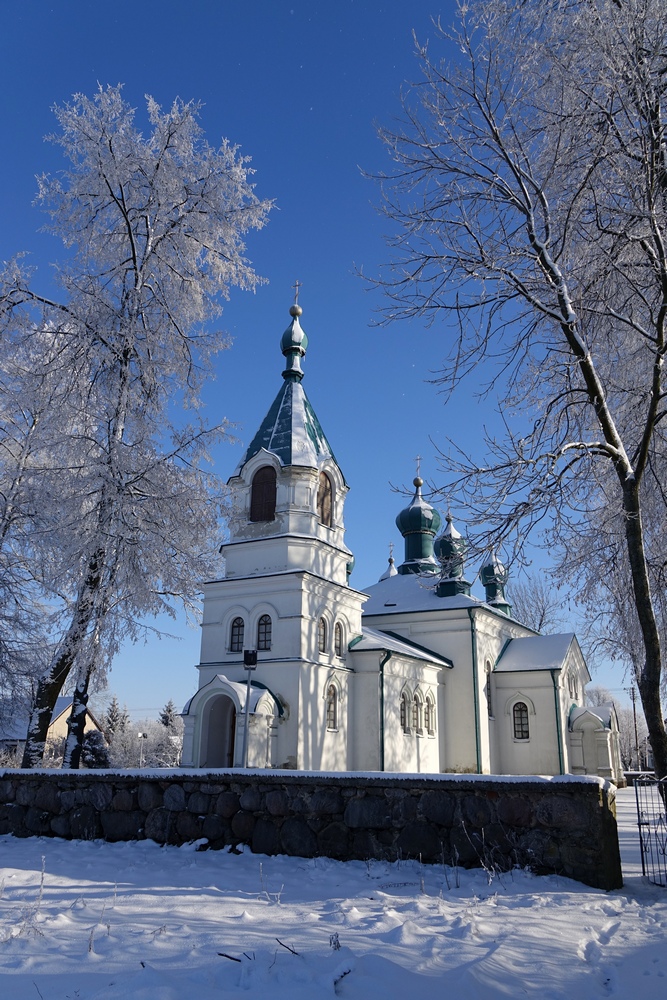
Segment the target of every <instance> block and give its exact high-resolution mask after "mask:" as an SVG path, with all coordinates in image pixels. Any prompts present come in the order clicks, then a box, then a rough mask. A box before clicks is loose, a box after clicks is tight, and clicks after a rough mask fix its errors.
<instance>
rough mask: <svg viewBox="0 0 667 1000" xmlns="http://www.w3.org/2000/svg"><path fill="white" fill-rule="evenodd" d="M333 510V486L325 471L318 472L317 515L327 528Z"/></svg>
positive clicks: (329, 525) (329, 524)
mask: <svg viewBox="0 0 667 1000" xmlns="http://www.w3.org/2000/svg"><path fill="white" fill-rule="evenodd" d="M332 510H333V486H332V485H331V480H330V479H329V477H328V476H327V474H326V472H320V481H319V486H318V488H317V516H318V517H319V519H320V521H321V523H322V524H324V525H326V527H327V528H330V527H331V521H332Z"/></svg>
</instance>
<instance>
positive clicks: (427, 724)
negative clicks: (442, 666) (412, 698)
mask: <svg viewBox="0 0 667 1000" xmlns="http://www.w3.org/2000/svg"><path fill="white" fill-rule="evenodd" d="M436 722H437V719H436V712H435V698H434V696H433V692H432V691H431V690H430V689H429V690H428V691H427V692H426V697H425V698H424V729H425V730H426V732H427V733H428V735H429V736H435V731H436Z"/></svg>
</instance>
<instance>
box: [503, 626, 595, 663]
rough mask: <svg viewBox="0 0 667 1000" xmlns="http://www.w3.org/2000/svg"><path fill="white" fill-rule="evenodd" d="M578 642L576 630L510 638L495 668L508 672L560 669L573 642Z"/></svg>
mask: <svg viewBox="0 0 667 1000" xmlns="http://www.w3.org/2000/svg"><path fill="white" fill-rule="evenodd" d="M576 642H577V640H576V637H575V634H574V632H562V633H559V634H557V635H530V636H524V637H522V638H520V639H510V641H509V642H508V643H507V645H506V646H505V648H504V650H503V651H502V653H501V654H500V657H499V659H498V662H497V663H496V665H495V667H494V670H495V671H496V672H508V673H509V672H511V671H514V670H558V669H559V668H560V667H562V666H563V663H564V661H565V658H566V657H567V654H568V653H569V651H570V647H571V646H572V643H576Z"/></svg>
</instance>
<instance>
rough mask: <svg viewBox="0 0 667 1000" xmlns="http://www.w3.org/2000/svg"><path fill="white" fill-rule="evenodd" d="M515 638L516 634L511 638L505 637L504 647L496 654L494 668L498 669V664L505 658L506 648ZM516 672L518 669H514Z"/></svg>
mask: <svg viewBox="0 0 667 1000" xmlns="http://www.w3.org/2000/svg"><path fill="white" fill-rule="evenodd" d="M514 638H515V636H513V635H511V636H510V637H509V639H505V641H504V643H503V648H502V649H501V650H500V652H499V653H498V655H497V656H496V662H495V663H494V664H493V669H494V670H495V669H496V667H497V666H498V664H499V663H500V661H501V660H502V658H503V654H504V652H505V650H506V649H507V647H508V646H509V644H510V643H511V641H512V639H514ZM528 638H530V637H528ZM514 673H516V671H514Z"/></svg>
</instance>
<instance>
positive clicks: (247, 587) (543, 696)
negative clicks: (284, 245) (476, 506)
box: [182, 304, 622, 781]
mask: <svg viewBox="0 0 667 1000" xmlns="http://www.w3.org/2000/svg"><path fill="white" fill-rule="evenodd" d="M301 315H302V309H301V306H299V305H298V304H295V305H293V306H292V307H291V308H290V316H291V322H290V324H289V326H288V328H287V330H286V331H285V333H284V334H283V337H282V340H281V344H280V347H281V350H282V353H283V355H284V357H285V359H286V363H285V368H284V371H283V372H282V378H283V382H282V385H281V388H280V391H279V392H278V395H277V396H276V398H275V400H274V401H273V403H272V404H271V407H270V408H269V411H268V413H267V415H266V417H265V418H264V420H263V422H262V424H261V426H260V428H259V430H258V431H257V433H256V434H255V436H254V438H253V439H252V441H251V443H250V445H249V447H248V449H247V451H246V452H245V454H244V456H243V458H242V460H241V462H240V464H239V466H238V468H237V469H236V470H235V472H234V474H233V475H232V477H231V478H230V480H229V487H230V490H231V493H232V498H233V499H232V503H233V507H232V516H231V518H230V523H229V535H230V537H229V541H228V542H227V543H225V545H224V546H223V552H224V557H225V573H224V577H223V578H222V579H219V580H212V581H210V582H207V583H206V584H205V585H204V609H203V622H202V642H201V659H200V663H199V665H198V670H199V689H198V691H197V693H196V694H195V695H194V696H193V697H192V698H191V699H190V701H189V702H188V703H187V705H186V706H185V708H184V711H183V721H184V746H183V757H182V766H184V767H201V768H227V767H252V768H289V769H294V770H306V771H337V772H340V771H389V772H408V773H419V772H422V773H438V772H447V773H479V774H515V775H526V774H546V775H552V774H568V773H572V774H598V775H600V776H603V777H606V778H610V779H612V780H616V781H619V780H621V779H622V770H621V765H620V756H619V749H618V724H617V720H616V716H615V711H614V709H613V706H605V707H600V706H596V707H595V709H591V708H586V707H585V705H584V688H585V686H586V684H587V683H588V682H589V681H590V675H589V672H588V669H587V667H586V663H585V661H584V658H583V656H582V653H581V649H580V648H579V644H578V642H577V639H576V636H575V635H574V634H572V633H566V634H559V635H538V634H537V633H535V632H534V631H533V630H532V629H530V628H527V627H526V626H525V625H522V624H521V623H520V622H518V621H516V620H515V619H513V618H512V609H511V607H510V605H509V603H508V601H507V599H506V595H505V585H506V572H505V570H504V568H503V566H502V565H501V563H500V562H499V560H498V559H497V558H496V557H491V558H489V559H488V561H487V562H486V564H485V565H484V566H482V567H481V569H480V573H479V576H480V580H481V583H482V585H483V587H484V591H485V600H480V599H478V598H476V597H475V596H473V595H472V594H471V584H470V582H469V580H468V579H467V578H466V565H465V555H466V543H465V539H464V538H463V537H462V535H461V534H460V533H459V532H458V531H457V529H456V527H455V525H454V522H453V520H452V518H451V516H450V515H448V516H447V517H446V518H445V523H444V528H443V525H442V519H441V516H440V514H439V513H438V511H437V510H436V509H435V508H434V507H433V506H432V505H431V504H429V503H428V502H427V500H426V499H425V498H424V497H423V496H422V491H421V488H422V485H423V483H422V480H421V479H420V478H419V476H417V477H416V478H415V480H414V496H413V497H412V499H411V501H410V503H409V504H408V506H407V507H406V508H405V509H404V510H402V511H400V513H399V514H398V517H397V519H396V524H397V526H398V528H399V530H400V532H401V534H402V536H403V539H404V546H405V551H404V557H403V559H402V561H401V562H400V564H399V565H395V562H394V559H393V558H391V557H390V559H389V566H388V568H387V570H386V572H385V573H384V574H383V576H382V577H381V579H380V580H379V581H378V583H376V584H375V585H373V586H371V587H368V588H366V589H365V590H364V591H363V592H362V591H359V590H355V589H354V587H352V586H351V585H350V582H349V581H350V573H351V571H352V567H353V564H354V558H353V555H352V552H350V550H349V549H348V548H347V546H346V544H345V538H344V536H345V521H344V506H345V497H346V494H347V492H348V488H349V487H348V485H347V483H346V481H345V477H344V475H343V472H342V470H341V469H340V467H339V465H338V463H337V461H336V458H335V456H334V453H333V451H332V449H331V447H330V445H329V442H328V440H327V438H326V437H325V435H324V432H323V430H322V427H321V426H320V423H319V421H318V419H317V416H316V415H315V411H314V410H313V407H312V406H311V403H310V401H309V399H308V397H307V396H306V393H305V391H304V388H303V385H302V380H303V374H304V373H303V370H302V366H301V362H302V359H303V358H304V355H305V353H306V348H307V345H308V338H307V337H306V334H305V333H304V331H303V329H302V327H301V324H300V317H301ZM441 529H442V530H441Z"/></svg>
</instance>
